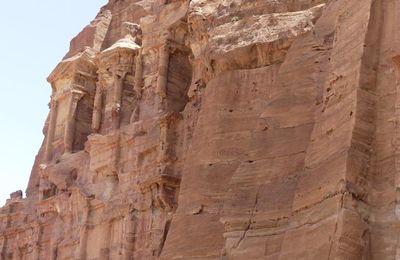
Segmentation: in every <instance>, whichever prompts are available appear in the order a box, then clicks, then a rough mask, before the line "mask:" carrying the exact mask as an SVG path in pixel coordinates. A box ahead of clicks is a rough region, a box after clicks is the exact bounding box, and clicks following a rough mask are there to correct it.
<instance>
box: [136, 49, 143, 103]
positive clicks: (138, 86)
mask: <svg viewBox="0 0 400 260" xmlns="http://www.w3.org/2000/svg"><path fill="white" fill-rule="evenodd" d="M142 77H143V64H142V50H141V49H139V51H138V54H137V56H136V58H135V83H134V84H135V85H134V92H135V93H136V94H137V95H138V96H140V95H141V93H142V87H143V79H142Z"/></svg>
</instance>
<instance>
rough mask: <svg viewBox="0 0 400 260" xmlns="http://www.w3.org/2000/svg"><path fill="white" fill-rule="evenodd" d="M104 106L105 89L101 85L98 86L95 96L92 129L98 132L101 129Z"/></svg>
mask: <svg viewBox="0 0 400 260" xmlns="http://www.w3.org/2000/svg"><path fill="white" fill-rule="evenodd" d="M102 106H103V91H102V89H101V87H100V86H97V87H96V95H95V97H94V106H93V118H92V130H93V132H95V133H97V132H99V130H100V124H101V111H102Z"/></svg>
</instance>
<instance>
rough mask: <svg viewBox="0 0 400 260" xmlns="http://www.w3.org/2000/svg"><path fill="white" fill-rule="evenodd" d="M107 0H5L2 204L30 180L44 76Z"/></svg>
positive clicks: (1, 23)
mask: <svg viewBox="0 0 400 260" xmlns="http://www.w3.org/2000/svg"><path fill="white" fill-rule="evenodd" d="M106 3H107V1H106V0H40V1H31V0H29V1H5V2H4V3H2V14H1V15H0V32H1V37H0V91H1V101H0V204H3V203H4V202H5V200H6V199H7V198H8V197H9V194H10V193H11V192H13V191H16V190H23V191H25V188H26V186H27V183H28V179H29V175H30V171H31V167H32V165H33V161H34V159H35V155H36V153H37V151H38V150H39V147H40V145H41V142H42V140H43V134H42V128H43V125H44V121H45V119H46V116H47V112H48V106H47V104H48V102H49V97H50V85H49V84H48V83H47V82H46V77H47V76H48V75H49V74H50V72H51V71H52V69H53V68H54V67H55V66H56V65H57V63H58V62H59V61H60V60H61V58H62V57H63V56H64V54H65V53H66V52H67V51H68V48H69V42H70V40H71V39H72V38H73V37H74V36H75V35H76V34H78V33H79V32H80V31H81V29H83V28H84V26H86V25H87V24H89V22H90V21H91V20H92V19H93V18H94V17H95V16H96V14H97V12H98V11H99V10H100V7H101V6H103V5H104V4H106Z"/></svg>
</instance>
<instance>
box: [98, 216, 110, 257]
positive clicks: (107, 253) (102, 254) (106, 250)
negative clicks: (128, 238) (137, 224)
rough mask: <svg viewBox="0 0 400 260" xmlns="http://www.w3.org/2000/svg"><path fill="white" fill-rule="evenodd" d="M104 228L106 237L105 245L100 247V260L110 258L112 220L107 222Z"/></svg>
mask: <svg viewBox="0 0 400 260" xmlns="http://www.w3.org/2000/svg"><path fill="white" fill-rule="evenodd" d="M104 228H105V230H104V239H103V243H104V244H103V246H102V248H101V249H100V257H99V260H109V259H110V244H111V229H112V220H111V221H110V222H107V223H105V227H104Z"/></svg>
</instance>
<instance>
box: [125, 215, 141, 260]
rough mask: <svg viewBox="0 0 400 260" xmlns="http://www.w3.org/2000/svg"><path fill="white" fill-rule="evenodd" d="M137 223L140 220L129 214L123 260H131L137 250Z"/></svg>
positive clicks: (126, 223)
mask: <svg viewBox="0 0 400 260" xmlns="http://www.w3.org/2000/svg"><path fill="white" fill-rule="evenodd" d="M137 222H138V219H136V218H135V215H134V214H133V213H130V214H128V217H127V219H126V222H125V238H124V252H123V260H131V259H132V258H133V252H134V250H135V236H136V225H137Z"/></svg>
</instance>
